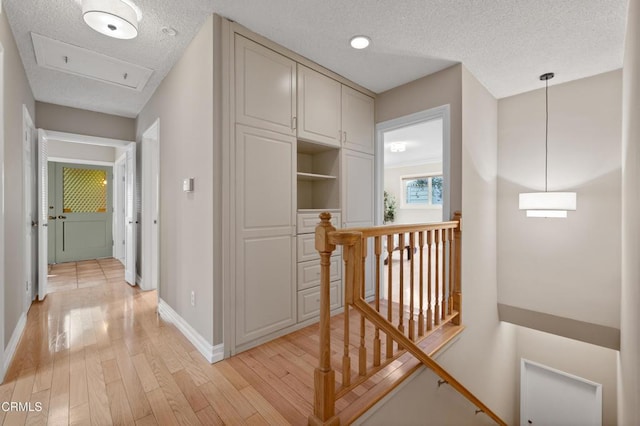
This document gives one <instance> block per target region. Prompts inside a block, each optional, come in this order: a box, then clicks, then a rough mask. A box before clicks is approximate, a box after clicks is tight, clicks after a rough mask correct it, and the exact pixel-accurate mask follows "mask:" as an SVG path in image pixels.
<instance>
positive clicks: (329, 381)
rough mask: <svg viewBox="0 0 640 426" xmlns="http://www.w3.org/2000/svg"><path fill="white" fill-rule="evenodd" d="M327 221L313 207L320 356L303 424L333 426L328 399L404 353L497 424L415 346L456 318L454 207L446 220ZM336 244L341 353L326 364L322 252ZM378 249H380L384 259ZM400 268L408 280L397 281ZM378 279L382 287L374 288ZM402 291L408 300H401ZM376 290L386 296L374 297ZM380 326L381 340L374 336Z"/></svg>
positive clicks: (326, 255) (326, 272)
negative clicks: (370, 290)
mask: <svg viewBox="0 0 640 426" xmlns="http://www.w3.org/2000/svg"><path fill="white" fill-rule="evenodd" d="M330 220H331V214H330V213H327V212H324V213H322V214H320V223H319V224H318V226H317V227H316V239H315V245H316V250H317V251H318V252H319V253H320V265H321V273H320V277H321V290H320V324H319V327H320V352H319V353H320V357H319V365H318V367H317V368H316V369H315V372H314V388H315V390H314V412H313V414H312V415H311V416H310V417H309V422H308V423H309V425H339V424H340V418H339V417H338V415H337V414H336V401H337V400H338V399H339V398H340V397H341V396H343V395H346V394H347V393H348V392H349V391H350V390H352V389H354V388H355V387H356V386H358V385H359V384H361V383H363V382H364V381H366V380H367V379H368V378H370V377H371V376H373V375H374V374H376V373H377V372H379V371H381V370H382V369H383V368H384V367H385V366H387V365H389V364H390V363H391V362H392V361H394V360H395V359H397V358H398V357H399V356H400V355H402V354H404V353H406V352H409V353H410V354H412V355H413V356H414V357H415V358H416V359H417V360H418V361H420V362H421V363H422V364H423V365H425V366H427V367H428V368H430V369H432V370H433V371H434V372H435V373H436V374H437V375H438V376H440V378H441V379H442V380H444V381H446V383H448V384H449V385H450V386H451V387H453V388H454V389H455V390H457V391H458V392H459V393H460V394H461V395H463V396H464V397H465V398H466V399H467V400H469V401H470V402H471V403H473V404H474V405H475V406H476V407H477V410H476V413H479V412H483V413H485V414H486V415H488V416H489V417H490V418H491V419H493V420H494V421H495V422H496V423H498V424H499V425H505V424H506V423H505V422H504V421H503V420H502V419H500V417H498V416H497V415H496V414H495V413H494V412H493V411H492V410H491V409H489V408H488V407H487V406H486V405H485V404H484V403H483V402H482V401H480V400H479V399H478V398H477V397H476V396H475V395H474V394H473V393H471V392H470V391H469V390H468V389H466V388H465V387H464V386H463V385H462V384H461V383H460V382H459V381H458V380H456V379H455V378H454V377H453V376H451V374H449V373H448V372H447V371H446V370H445V369H444V368H442V367H441V366H440V365H439V364H438V363H437V362H436V361H435V360H434V359H433V358H431V357H430V356H429V355H427V354H426V353H425V352H424V351H423V350H422V349H421V348H420V347H419V346H418V344H419V343H420V341H422V340H423V339H425V338H426V337H427V336H429V335H430V334H432V333H434V332H436V331H437V330H439V329H442V328H443V327H446V326H452V325H453V326H461V325H462V323H461V318H462V315H461V307H462V289H461V280H460V278H461V274H460V271H461V231H462V227H461V223H462V217H461V214H460V213H456V214H455V215H454V220H452V221H450V222H441V223H432V224H418V225H396V226H379V227H372V228H352V229H343V230H340V231H336V229H335V228H334V227H333V226H332V225H331V223H330ZM407 237H408V238H407ZM416 237H417V238H416ZM396 242H397V244H396ZM369 244H372V246H373V254H374V268H375V269H374V274H373V276H374V277H375V278H374V285H375V295H374V297H373V301H372V302H368V301H367V300H365V294H364V293H365V280H366V278H367V277H366V276H365V273H366V269H367V268H366V264H367V252H368V247H369ZM336 245H341V246H342V247H343V253H342V255H343V258H344V265H345V280H344V332H343V333H344V334H343V335H342V336H341V337H342V340H343V341H342V346H343V348H342V351H339V350H338V352H342V356H341V358H340V356H339V355H338V356H337V357H335V358H333V361H334V362H335V363H336V365H337V368H336V369H334V367H333V366H332V354H334V353H332V349H331V340H332V336H331V328H330V324H329V321H330V257H331V255H332V253H333V251H335V249H336ZM383 246H386V247H383ZM395 251H399V253H400V259H399V262H398V263H395V264H396V266H397V267H396V268H394V266H393V265H394V262H395V260H394V259H393V254H394V252H395ZM405 252H406V253H407V255H408V256H409V258H408V259H407V260H408V264H405V260H404V253H405ZM383 254H386V256H387V259H386V260H385V261H384V265H383V263H382V256H383ZM416 257H417V259H416ZM385 266H386V267H385ZM425 266H426V267H425ZM383 268H384V269H383ZM385 274H386V280H385V277H383V275H385ZM407 274H408V275H409V279H408V281H409V286H408V288H405V284H406V283H405V281H406V279H405V278H406V277H405V275H407ZM394 278H398V279H397V280H396V279H394ZM385 281H386V286H387V287H386V289H385V290H386V294H382V295H381V294H380V293H381V291H380V290H381V287H382V284H383V283H384V282H385ZM416 281H417V282H416ZM407 290H408V298H409V303H408V306H407V305H405V300H404V298H405V292H406V291H407ZM384 296H386V300H385V299H382V297H384ZM416 299H417V304H416ZM383 305H386V306H383ZM416 305H417V309H418V312H416ZM385 311H386V312H385ZM352 314H354V315H355V314H359V315H360V318H359V323H358V321H354V322H351V321H350V315H352ZM385 314H386V316H385ZM416 318H417V321H416ZM354 319H355V318H354ZM352 324H358V325H359V327H357V328H358V330H351V329H350V327H351V325H352ZM372 329H373V330H372ZM367 331H369V335H371V331H373V333H372V334H373V338H372V340H371V342H369V343H370V344H368V341H367ZM381 333H383V334H385V336H386V339H381ZM336 334H339V331H336ZM335 337H336V336H334V338H335ZM337 337H338V338H339V337H340V336H337ZM336 340H338V339H337V338H336ZM334 355H335V354H334ZM352 355H354V356H356V357H357V361H356V362H357V364H358V366H357V369H355V371H352V370H354V369H352V367H351V356H352ZM336 370H338V371H339V372H340V373H341V374H340V375H339V379H340V382H339V383H336Z"/></svg>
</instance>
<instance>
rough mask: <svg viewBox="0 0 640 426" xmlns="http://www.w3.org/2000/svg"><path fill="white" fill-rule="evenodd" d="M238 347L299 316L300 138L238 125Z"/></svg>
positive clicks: (292, 322) (293, 322)
mask: <svg viewBox="0 0 640 426" xmlns="http://www.w3.org/2000/svg"><path fill="white" fill-rule="evenodd" d="M235 150H236V151H235V154H236V170H235V180H236V227H237V229H236V231H237V232H236V235H237V241H236V327H235V328H236V347H237V346H240V345H242V344H244V343H248V342H250V341H252V340H255V339H257V338H259V337H262V336H265V335H267V334H269V333H272V332H274V331H277V330H280V329H282V328H284V327H286V326H289V325H292V324H295V322H296V300H295V297H296V280H295V273H296V272H295V266H296V265H295V263H294V260H295V206H296V203H295V170H296V139H295V137H293V136H286V135H282V134H279V133H274V132H270V131H267V130H261V129H255V128H251V127H246V126H241V125H236V147H235Z"/></svg>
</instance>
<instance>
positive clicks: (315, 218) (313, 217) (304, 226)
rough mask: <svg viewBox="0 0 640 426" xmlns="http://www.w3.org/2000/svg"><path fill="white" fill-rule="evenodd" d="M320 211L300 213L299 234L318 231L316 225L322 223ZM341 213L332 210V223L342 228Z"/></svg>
mask: <svg viewBox="0 0 640 426" xmlns="http://www.w3.org/2000/svg"><path fill="white" fill-rule="evenodd" d="M319 216H320V213H298V234H309V233H314V232H316V226H317V225H318V223H320V217H319ZM340 223H341V220H340V213H334V212H331V224H332V225H333V226H335V227H336V229H338V228H340Z"/></svg>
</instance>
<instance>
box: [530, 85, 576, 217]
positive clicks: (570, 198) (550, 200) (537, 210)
mask: <svg viewBox="0 0 640 426" xmlns="http://www.w3.org/2000/svg"><path fill="white" fill-rule="evenodd" d="M553 77H554V74H553V73H552V72H549V73H546V74H542V75H541V76H540V80H542V81H544V82H545V92H544V93H545V136H544V192H526V193H521V194H520V199H519V208H520V210H526V211H527V217H560V218H565V217H567V210H575V209H576V200H577V195H576V193H575V192H549V191H548V190H547V180H548V179H547V175H548V171H547V170H548V167H547V166H548V159H549V80H551V79H552V78H553Z"/></svg>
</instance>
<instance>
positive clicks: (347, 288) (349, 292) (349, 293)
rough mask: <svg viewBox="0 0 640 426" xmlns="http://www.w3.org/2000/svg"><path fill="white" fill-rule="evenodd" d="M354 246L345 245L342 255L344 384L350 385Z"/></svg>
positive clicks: (345, 385) (344, 385)
mask: <svg viewBox="0 0 640 426" xmlns="http://www.w3.org/2000/svg"><path fill="white" fill-rule="evenodd" d="M352 251H353V248H352V247H347V246H345V247H343V249H342V257H343V258H344V270H345V277H344V281H345V282H344V342H343V349H342V386H343V387H348V386H349V385H350V384H351V355H350V352H349V326H350V322H351V321H350V319H349V317H350V315H349V314H350V312H351V305H352V304H353V285H352V283H353V279H354V273H353V268H352V267H351V265H350V262H351V258H350V256H353V253H352Z"/></svg>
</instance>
